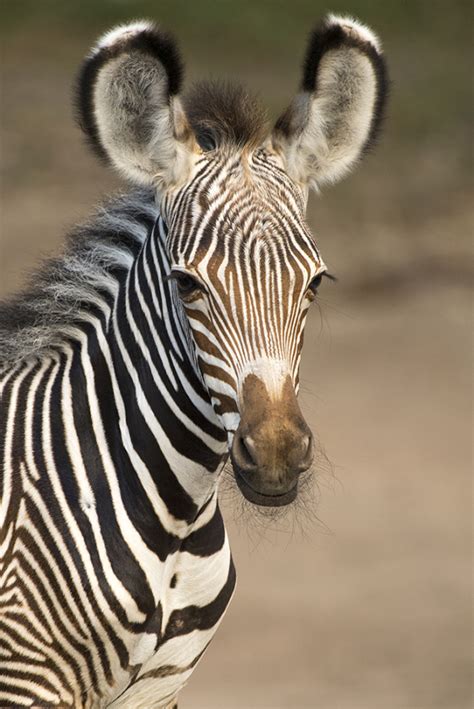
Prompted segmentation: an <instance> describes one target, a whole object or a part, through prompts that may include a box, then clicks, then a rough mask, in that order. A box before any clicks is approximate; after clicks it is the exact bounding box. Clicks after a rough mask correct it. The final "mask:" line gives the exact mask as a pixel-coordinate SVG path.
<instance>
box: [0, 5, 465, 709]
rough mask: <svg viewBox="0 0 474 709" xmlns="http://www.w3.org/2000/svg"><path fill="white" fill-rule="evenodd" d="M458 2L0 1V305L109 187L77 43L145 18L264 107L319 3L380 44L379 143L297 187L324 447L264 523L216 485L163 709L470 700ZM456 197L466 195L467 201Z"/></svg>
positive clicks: (271, 102) (194, 66)
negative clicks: (215, 559) (384, 81)
mask: <svg viewBox="0 0 474 709" xmlns="http://www.w3.org/2000/svg"><path fill="white" fill-rule="evenodd" d="M472 7H473V6H472V3H471V2H470V1H468V0H466V1H464V0H451V1H450V2H447V0H431V1H428V0H410V1H408V0H406V1H405V0H391V1H390V2H374V1H373V0H346V1H345V2H341V1H340V0H332V1H331V2H330V3H326V2H322V1H321V0H291V2H289V0H238V1H237V0H214V1H212V0H193V1H191V0H188V1H185V0H155V1H154V2H152V1H150V0H136V1H134V2H132V1H131V0H81V1H80V2H79V0H76V1H74V2H73V1H72V0H69V1H68V2H64V1H59V0H58V1H52V0H42V2H41V3H39V2H37V1H34V2H33V0H31V1H30V0H15V2H7V1H6V0H3V2H2V3H0V33H1V47H2V62H1V124H0V127H1V158H2V179H1V222H0V225H1V274H0V275H1V278H0V295H2V296H5V295H7V294H9V293H11V292H13V291H14V290H16V289H18V288H20V287H21V285H22V284H23V283H24V282H25V277H26V274H27V273H28V270H29V269H31V267H32V266H33V265H34V264H36V263H37V262H38V260H39V258H41V257H43V256H45V255H48V254H53V253H55V252H56V251H57V250H58V249H59V248H60V246H61V243H62V238H63V234H64V232H65V230H67V229H68V228H69V227H70V226H71V225H73V224H74V223H76V222H77V221H78V220H80V219H82V218H84V217H85V216H87V215H88V214H89V213H90V211H91V208H92V207H93V205H95V204H96V203H97V202H98V201H99V200H100V199H101V197H102V196H103V195H106V194H108V193H110V192H111V191H114V190H117V189H123V187H124V185H123V184H122V183H120V181H119V180H118V179H117V178H115V177H114V176H113V175H112V173H110V172H108V171H107V170H106V169H105V168H104V167H102V166H100V165H99V164H98V163H97V162H96V161H95V159H94V157H93V156H92V155H91V154H90V153H89V151H88V150H87V148H86V147H85V145H84V142H83V140H82V137H81V135H80V132H79V130H78V128H77V127H76V126H75V125H74V121H73V118H72V111H71V85H72V80H73V77H74V76H75V73H76V71H77V68H78V65H79V63H80V61H81V59H82V57H83V55H84V54H85V53H86V52H87V51H88V49H89V47H90V45H91V44H92V43H93V42H94V41H95V39H96V37H97V36H98V35H100V34H101V33H102V32H104V31H105V30H106V29H108V28H109V27H110V26H111V25H113V24H114V23H117V22H121V21H128V20H130V19H136V18H140V17H143V16H144V17H150V18H153V19H156V20H158V21H159V22H160V23H161V24H162V25H163V26H164V27H165V28H167V29H169V30H171V31H173V32H174V33H175V34H176V35H177V37H178V39H179V42H180V45H181V48H182V52H183V56H184V59H185V61H186V64H187V80H188V85H189V83H190V82H191V81H192V80H193V79H194V78H198V77H209V76H214V77H227V78H231V79H235V80H238V81H240V82H242V83H245V84H246V85H248V86H249V87H250V88H251V89H253V90H254V91H257V92H258V93H259V94H260V95H261V97H262V100H263V101H264V102H265V104H266V105H267V106H268V109H269V116H270V118H271V119H272V120H273V119H275V118H276V116H277V115H278V113H279V112H280V111H281V110H282V109H283V108H284V107H285V106H286V104H287V103H288V101H289V99H290V97H291V96H292V95H293V93H294V91H295V90H296V87H297V85H298V82H299V78H300V65H301V59H302V55H303V53H304V49H305V44H306V40H307V35H308V33H309V31H310V30H311V28H312V26H313V25H314V24H315V22H316V21H317V20H318V18H320V17H321V16H322V15H324V13H325V12H326V11H333V12H337V13H344V14H350V15H354V16H355V17H357V18H359V19H360V20H361V21H363V22H365V23H367V24H368V25H369V26H371V27H372V28H373V29H374V30H375V31H376V32H377V33H378V34H379V35H380V36H381V38H382V42H383V45H384V48H385V52H386V55H387V59H388V62H389V67H390V73H391V78H392V82H393V83H392V92H391V100H390V104H389V109H388V117H387V120H386V123H385V130H384V131H383V135H382V138H381V141H380V144H379V146H378V147H377V149H376V150H375V151H374V153H373V154H372V155H370V156H368V157H367V158H366V159H365V161H364V163H363V164H362V165H361V166H360V167H359V168H358V169H357V170H356V171H354V173H353V175H351V176H350V177H349V178H346V180H345V181H344V182H341V183H340V184H339V185H337V186H335V187H333V188H327V189H325V190H324V192H323V193H322V195H321V196H319V197H315V196H312V197H311V199H310V205H309V213H308V219H309V223H310V226H311V227H312V229H313V231H314V233H315V234H316V236H317V239H318V242H319V245H320V247H321V251H322V254H323V257H324V259H325V261H326V263H327V264H328V266H329V268H330V270H331V271H332V272H333V273H335V274H336V275H337V276H338V278H339V281H338V283H336V284H331V283H327V284H325V285H324V288H321V297H320V307H319V309H318V308H313V310H312V313H311V315H310V321H309V324H308V328H307V335H306V344H305V354H304V360H303V366H302V384H303V387H302V388H303V391H302V394H301V398H302V402H303V408H304V410H305V413H306V415H307V417H308V419H309V421H310V422H311V424H312V427H313V430H314V431H315V433H316V435H317V437H318V439H319V440H320V445H321V449H322V450H324V451H325V454H326V456H327V459H328V460H329V463H328V462H327V460H326V458H325V457H324V455H323V454H321V458H320V464H319V466H318V469H317V474H316V480H315V487H314V495H313V497H314V500H313V501H312V502H311V501H306V504H305V506H304V507H300V508H299V509H296V510H294V511H293V512H292V513H291V514H290V515H289V516H288V517H286V518H285V519H282V520H279V521H276V522H275V521H274V522H272V521H271V520H268V519H266V518H264V517H261V516H255V515H254V514H253V513H252V510H248V509H247V510H245V511H244V514H242V509H241V507H242V505H241V501H240V500H239V498H238V497H237V496H236V495H235V494H234V493H228V492H224V495H223V498H224V500H223V501H224V506H225V514H226V518H227V520H228V525H229V533H230V537H231V543H232V546H233V550H234V556H235V560H236V564H237V570H238V587H237V592H236V596H235V597H234V600H233V603H232V605H231V608H230V610H229V611H228V613H227V615H226V616H225V618H224V621H223V623H222V626H221V628H220V630H219V632H218V633H217V635H216V638H215V640H214V641H213V643H212V645H211V647H210V648H209V650H208V652H207V653H206V655H205V657H204V659H203V661H202V663H201V664H200V665H199V666H198V668H197V669H196V671H195V673H194V675H193V677H192V680H191V682H190V684H189V686H188V687H187V688H186V689H185V691H184V692H183V693H182V697H181V700H180V709H186V708H188V709H191V708H202V709H204V708H206V709H208V708H209V709H218V708H219V709H237V708H239V709H241V708H243V709H247V708H248V709H253V708H254V707H255V709H263V708H265V709H283V708H284V709H290V708H291V709H300V708H301V709H303V708H309V707H321V709H356V708H357V709H381V708H385V709H395V708H397V709H399V708H402V707H403V708H408V707H409V708H413V709H415V708H416V709H425V708H428V707H442V708H446V709H464V707H466V708H467V707H470V706H471V703H472V686H471V682H472V675H471V666H472V650H471V649H472V645H471V643H472V606H471V592H472V585H471V581H472V576H471V551H472V547H471V544H472V518H471V514H472V507H471V505H472V488H471V464H472V458H471V455H472V453H471V450H472V449H471V430H472V429H471V427H472V397H471V374H472V370H471V352H472V349H471V346H472V345H471V335H470V324H469V322H470V316H471V297H470V296H471V294H470V284H471V276H472V266H473V264H472V259H471V244H472V226H473V219H472V217H473V203H472V192H471V190H470V188H471V187H472V152H471V142H470V140H469V137H468V136H469V134H468V126H469V124H470V119H471V118H472V92H471V91H472V89H471V85H472V76H471V65H472V58H473V57H472V51H471V49H470V43H471V39H472V26H473V25H472V19H473V18H472ZM470 192H471V194H470Z"/></svg>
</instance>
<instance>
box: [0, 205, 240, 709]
mask: <svg viewBox="0 0 474 709" xmlns="http://www.w3.org/2000/svg"><path fill="white" fill-rule="evenodd" d="M143 209H144V213H145V214H147V216H148V217H149V216H150V212H151V205H150V203H148V204H144V205H143ZM121 226H122V228H124V229H126V228H127V224H126V223H123V224H122V225H121ZM130 228H133V229H134V230H135V232H136V231H137V225H136V223H133V224H130ZM151 229H152V227H151V226H150V220H149V219H148V220H146V219H144V220H143V224H142V226H141V230H139V231H141V236H142V238H143V249H142V250H141V251H140V253H139V255H138V257H137V258H136V260H134V262H133V265H132V267H131V269H130V272H129V274H128V275H127V276H124V277H122V278H121V279H119V282H118V283H117V293H116V296H115V297H114V298H110V300H109V302H107V299H104V300H103V301H102V303H101V304H100V307H99V306H97V307H96V311H95V312H94V313H92V312H91V313H89V315H88V322H87V323H84V324H83V325H82V326H80V327H76V333H75V335H74V336H73V337H71V340H70V342H67V343H65V344H64V346H62V347H60V348H57V349H54V351H52V352H50V353H45V354H43V355H42V356H41V357H33V358H29V359H28V360H26V361H25V362H22V363H20V364H19V365H18V366H17V367H14V368H12V369H10V370H9V371H8V372H6V374H5V375H4V378H3V382H2V440H3V451H2V457H3V460H2V469H3V471H4V477H3V479H2V508H1V513H2V530H3V536H2V570H1V580H2V594H1V596H0V603H1V609H2V615H1V621H0V632H1V636H0V637H1V643H0V646H1V648H2V650H1V654H0V663H1V666H2V673H1V679H0V704H1V705H2V706H7V705H10V706H16V705H29V704H31V703H32V701H33V698H34V699H36V700H42V701H43V702H45V703H47V704H58V703H61V704H62V705H69V706H71V705H73V706H105V705H106V704H108V703H109V702H110V701H111V700H112V699H114V698H115V697H121V699H118V700H117V706H121V705H123V706H127V704H126V701H127V697H128V696H129V694H128V693H125V694H123V696H122V693H123V692H124V691H126V688H127V687H128V685H129V684H130V683H131V682H133V681H135V685H134V689H133V704H132V705H131V706H134V707H138V706H142V705H141V704H140V696H141V693H143V697H144V699H143V706H144V707H145V706H146V707H149V706H162V705H165V704H166V703H167V702H168V701H170V700H171V699H172V697H174V696H175V694H176V692H177V691H178V690H179V688H180V687H181V686H182V685H183V684H184V682H185V681H186V680H187V678H188V676H189V674H190V673H191V671H192V668H193V666H194V664H195V663H196V662H197V660H198V659H199V657H200V655H201V654H202V652H203V651H204V649H205V647H206V645H207V644H208V643H209V641H210V639H211V637H212V635H213V634H214V632H215V629H216V627H217V624H218V622H219V620H220V618H221V616H222V613H223V612H224V610H225V608H226V606H227V603H228V602H229V600H230V597H231V594H232V591H233V587H234V582H235V574H234V569H233V565H232V561H231V557H230V552H229V546H228V542H227V538H226V534H225V530H224V526H223V522H222V518H221V514H220V511H219V508H218V505H217V496H216V485H217V479H218V473H219V470H220V468H221V466H222V461H223V455H224V453H225V452H226V450H227V444H226V437H225V434H224V433H223V431H222V429H221V427H220V426H219V424H218V422H217V420H216V416H215V414H214V412H213V410H212V407H211V406H210V404H209V401H208V397H207V396H206V394H205V391H204V389H203V386H202V383H201V382H200V381H199V378H198V377H197V376H196V374H195V371H194V368H193V366H192V365H191V364H190V361H189V356H188V353H187V347H186V344H185V343H186V337H185V335H184V334H183V332H182V330H181V329H180V328H179V326H178V325H177V322H176V321H175V320H173V318H172V317H170V312H172V309H173V302H172V294H171V292H170V291H171V285H170V284H169V283H167V282H166V281H165V280H164V279H163V275H164V274H165V273H166V272H167V270H169V266H168V263H167V258H166V255H165V249H164V247H163V238H162V237H163V236H164V233H165V232H164V228H163V224H162V222H161V221H159V222H158V223H157V227H156V229H154V230H153V231H152V230H151ZM147 232H148V236H146V235H147ZM160 233H161V236H160ZM157 284H160V286H159V287H157ZM152 293H153V299H152V300H153V304H152V303H151V294H152ZM151 305H153V311H150V306H151ZM109 309H110V311H109ZM125 312H127V316H126V317H123V318H122V314H123V313H125ZM132 330H134V331H135V336H132ZM138 332H140V333H141V334H142V337H140V335H139V334H138ZM152 332H153V337H151V334H152ZM134 363H135V365H138V366H134ZM190 442H191V443H193V444H194V445H192V446H191V445H190ZM193 453H194V457H193ZM176 470H178V471H179V472H180V474H181V475H182V477H181V482H180V481H179V480H178V478H177V477H176V475H175V473H176ZM150 697H153V703H151V700H150ZM122 701H123V702H124V704H121V702H122Z"/></svg>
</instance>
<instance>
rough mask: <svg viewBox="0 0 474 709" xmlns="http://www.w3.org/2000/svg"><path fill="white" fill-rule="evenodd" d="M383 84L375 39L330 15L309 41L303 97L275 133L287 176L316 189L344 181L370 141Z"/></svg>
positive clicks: (352, 23) (382, 67) (382, 62)
mask: <svg viewBox="0 0 474 709" xmlns="http://www.w3.org/2000/svg"><path fill="white" fill-rule="evenodd" d="M387 85H388V80H387V71H386V65H385V60H384V58H383V55H382V52H381V47H380V42H379V40H378V38H377V37H376V35H375V34H374V33H373V32H372V31H371V30H370V29H369V28H367V27H365V25H362V24H361V23H359V22H357V21H356V20H353V19H351V18H346V17H337V16H335V15H328V16H327V17H326V18H325V19H324V20H323V21H322V22H321V24H320V25H319V26H318V27H317V28H316V29H315V30H314V31H313V33H312V35H311V37H310V41H309V44H308V48H307V51H306V56H305V59H304V65H303V77H302V84H301V93H299V94H298V95H297V96H296V97H295V99H294V100H293V102H292V103H291V104H290V106H289V108H288V109H287V111H286V112H285V113H284V114H283V115H282V116H281V117H280V118H279V120H278V121H277V123H276V126H275V129H274V133H273V144H274V146H275V147H276V148H277V149H279V150H280V151H281V152H282V153H283V156H284V158H285V160H286V164H287V170H288V172H289V174H290V175H291V176H292V177H293V178H294V179H295V180H296V181H298V182H300V183H304V184H309V185H310V186H313V187H315V188H316V189H317V188H318V186H319V185H321V184H324V183H330V182H336V181H337V180H338V179H340V178H341V177H343V176H344V175H345V174H346V173H347V172H348V171H349V170H350V169H351V168H352V167H353V165H354V164H355V163H356V162H357V160H358V159H359V158H360V157H361V155H363V153H364V152H365V151H366V150H367V149H368V147H369V146H370V145H371V144H372V143H373V142H374V139H375V137H376V135H377V133H378V131H379V128H380V125H381V122H382V118H383V112H384V107H385V101H386V96H387Z"/></svg>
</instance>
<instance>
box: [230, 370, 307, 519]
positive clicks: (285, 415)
mask: <svg viewBox="0 0 474 709" xmlns="http://www.w3.org/2000/svg"><path fill="white" fill-rule="evenodd" d="M231 458H232V463H233V465H234V470H235V477H236V480H237V483H238V485H239V487H240V489H241V491H242V493H243V494H244V496H245V497H246V498H247V499H248V500H250V502H253V503H255V504H257V505H267V506H269V505H270V506H281V505H287V504H288V503H289V502H292V501H293V500H294V499H295V497H296V494H297V489H298V476H299V475H300V473H302V472H304V471H305V470H307V469H308V468H309V467H310V465H311V463H312V461H313V436H312V434H311V431H310V430H309V428H308V426H307V425H306V423H305V421H304V419H303V416H302V414H301V411H300V408H299V406H298V401H297V399H296V394H295V390H294V387H293V384H292V382H291V378H290V376H288V377H287V378H286V380H285V383H284V385H283V387H282V390H281V396H280V397H279V398H278V399H275V398H271V397H270V396H269V393H268V391H267V388H266V386H265V384H264V383H263V382H262V380H261V379H259V378H258V377H257V376H256V375H255V374H249V375H248V376H247V377H246V379H245V381H244V384H243V387H242V393H241V411H240V425H239V428H238V429H237V431H236V432H235V435H234V440H233V443H232V451H231Z"/></svg>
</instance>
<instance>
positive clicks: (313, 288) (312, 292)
mask: <svg viewBox="0 0 474 709" xmlns="http://www.w3.org/2000/svg"><path fill="white" fill-rule="evenodd" d="M322 280H323V274H322V273H320V274H318V275H317V276H315V277H314V278H313V280H312V281H311V283H310V284H309V286H308V297H309V299H310V300H314V299H315V298H316V294H317V292H318V288H319V286H320V285H321V281H322Z"/></svg>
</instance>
